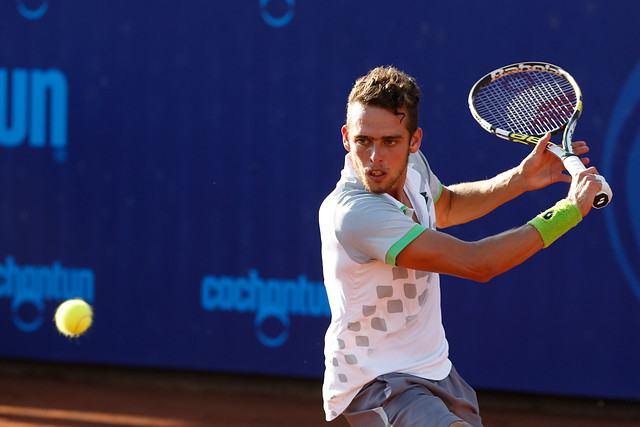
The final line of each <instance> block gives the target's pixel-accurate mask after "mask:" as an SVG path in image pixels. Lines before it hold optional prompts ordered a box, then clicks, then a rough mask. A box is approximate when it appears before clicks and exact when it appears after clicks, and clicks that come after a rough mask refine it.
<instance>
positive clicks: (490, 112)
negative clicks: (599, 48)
mask: <svg viewBox="0 0 640 427" xmlns="http://www.w3.org/2000/svg"><path fill="white" fill-rule="evenodd" d="M468 102H469V109H470V110H471V114H472V115H473V117H474V118H475V119H476V121H477V122H478V123H479V124H480V126H482V127H483V128H484V129H485V130H487V131H489V132H491V133H493V134H495V135H496V136H499V137H500V138H503V139H508V140H510V141H515V142H521V143H524V144H529V145H535V144H536V143H537V142H538V140H539V139H540V138H541V137H542V136H544V135H545V134H546V133H547V132H551V135H556V134H559V133H561V132H564V136H563V148H564V149H565V151H567V152H569V153H572V151H573V150H572V149H571V138H572V135H573V129H574V128H575V124H576V122H577V120H578V118H579V117H580V113H581V112H582V92H581V91H580V87H579V86H578V84H577V83H576V81H575V80H574V78H573V77H572V76H571V75H570V74H569V73H567V72H566V71H565V70H563V69H562V68H560V67H558V66H556V65H553V64H549V63H546V62H519V63H516V64H511V65H507V66H505V67H502V68H498V69H496V70H494V71H492V72H490V73H488V74H487V75H485V76H483V77H482V78H481V79H480V80H478V81H477V82H476V83H475V84H474V85H473V87H472V88H471V91H470V92H469V100H468Z"/></svg>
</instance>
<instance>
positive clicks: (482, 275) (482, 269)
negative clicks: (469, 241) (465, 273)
mask: <svg viewBox="0 0 640 427" xmlns="http://www.w3.org/2000/svg"><path fill="white" fill-rule="evenodd" d="M497 275H498V274H497V273H496V272H495V271H494V269H493V268H491V266H489V265H480V266H476V267H474V268H472V269H470V274H469V277H468V279H470V280H473V281H474V282H480V283H487V282H488V281H489V280H491V279H493V278H494V277H496V276H497Z"/></svg>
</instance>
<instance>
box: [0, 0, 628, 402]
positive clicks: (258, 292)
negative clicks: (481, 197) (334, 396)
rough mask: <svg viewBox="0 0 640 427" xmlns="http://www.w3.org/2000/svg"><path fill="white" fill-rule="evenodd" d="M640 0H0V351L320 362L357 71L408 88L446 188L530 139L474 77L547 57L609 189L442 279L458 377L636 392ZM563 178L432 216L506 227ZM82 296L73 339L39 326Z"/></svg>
mask: <svg viewBox="0 0 640 427" xmlns="http://www.w3.org/2000/svg"><path fill="white" fill-rule="evenodd" d="M638 18H640V3H638V2H635V1H619V2H611V1H606V0H584V1H580V0H576V1H566V2H558V1H556V0H541V1H538V2H506V1H496V2H491V3H490V4H487V3H486V2H467V1H463V0H451V1H447V2H430V1H425V2H411V1H398V2H388V1H378V0H326V1H322V2H317V1H316V2H314V1H309V0H254V1H249V2H247V1H238V2H222V3H221V2H211V1H203V0H193V1H189V2H181V1H170V0H169V1H156V2H149V1H134V2H131V1H122V0H110V1H108V2H107V1H102V0H96V1H91V2H63V1H58V0H9V1H4V2H1V3H0V46H1V49H0V192H1V196H0V229H1V236H2V238H1V239H0V337H2V339H1V340H0V358H2V359H4V360H11V361H16V360H19V361H38V362H56V363H71V364H87V365H98V366H107V367H113V366H119V367H125V368H150V369H175V370H181V371H197V372H202V371H204V372H222V373H236V374H250V375H253V374H255V375H270V376H280V377H287V378H302V379H319V378H320V377H321V375H322V372H323V354H322V351H323V336H324V331H325V329H326V327H327V325H328V322H329V309H328V303H327V301H326V294H325V292H324V287H323V283H322V272H321V259H320V239H319V231H318V226H317V211H318V208H319V206H320V203H321V202H322V199H323V198H324V197H325V195H326V194H328V193H329V192H330V191H331V190H332V189H333V187H334V185H335V182H336V181H337V179H338V178H339V172H340V169H341V168H342V164H343V156H344V148H343V147H342V145H341V140H340V133H339V130H340V127H341V126H342V124H343V122H344V116H345V105H346V99H347V95H348V92H349V90H350V88H351V86H352V84H353V82H354V81H355V79H356V78H357V77H359V76H361V75H363V74H365V73H366V72H367V71H368V70H369V69H371V68H373V67H375V66H378V65H388V64H392V65H395V66H396V67H398V68H400V69H402V70H404V71H406V72H407V73H409V74H411V75H412V76H414V77H415V78H416V79H417V81H418V83H419V84H420V86H421V89H422V94H423V102H422V107H421V111H420V120H421V127H422V128H423V130H424V135H425V136H424V140H423V144H422V151H423V152H424V153H425V155H426V156H427V158H428V159H429V162H430V164H431V166H432V168H433V169H434V171H435V173H436V174H437V175H438V177H439V178H440V180H441V181H442V182H443V183H445V184H453V183H456V182H461V181H468V180H477V179H483V178H486V177H490V176H493V175H495V174H496V173H498V172H501V171H503V170H505V169H508V168H511V167H513V166H515V165H516V164H518V163H519V161H520V160H521V159H522V158H523V157H524V156H525V155H526V154H527V153H528V150H529V149H528V148H527V147H525V146H523V145H518V144H511V143H508V142H504V141H502V140H499V139H497V138H496V137H494V136H492V135H490V134H488V133H486V132H485V131H484V130H482V129H481V128H480V127H479V126H478V125H477V124H476V123H475V121H474V120H473V118H472V117H471V115H470V113H469V111H468V107H467V95H468V91H469V89H470V88H471V86H472V85H473V84H474V83H475V81H476V80H477V79H479V78H480V77H481V76H483V75H484V74H486V73H487V72H489V71H491V70H493V69H495V68H498V67H500V66H504V65H508V64H511V63H515V62H520V61H545V62H551V63H554V64H556V65H559V66H560V67H562V68H564V69H565V70H567V71H568V72H570V73H571V74H572V75H573V76H574V77H575V79H576V80H577V82H578V84H579V85H580V86H581V88H582V90H583V95H584V112H583V115H582V118H581V120H580V122H579V123H578V126H577V129H576V133H575V139H584V140H587V141H588V142H589V145H590V147H591V152H590V153H589V157H590V159H591V162H592V164H594V165H595V166H596V167H597V168H598V170H599V171H600V172H601V173H602V174H603V175H605V176H606V177H607V180H608V182H609V183H610V184H611V187H612V189H613V191H614V199H613V203H612V204H611V205H610V206H608V207H607V208H605V209H603V210H601V211H592V213H591V214H590V215H589V216H588V217H586V218H585V219H584V220H583V221H582V223H581V224H580V225H579V226H578V227H576V228H575V229H573V230H571V231H570V232H569V233H568V234H567V235H566V236H564V237H563V238H562V239H560V240H559V241H557V242H556V243H554V245H552V246H551V247H550V248H548V249H546V250H544V251H542V252H540V253H538V254H537V255H535V256H534V257H533V258H532V259H531V260H529V261H527V262H526V263H524V264H523V265H521V266H519V267H517V268H515V269H513V270H512V271H509V272H507V273H505V274H503V275H501V276H500V277H497V278H495V279H494V280H492V281H491V282H490V283H487V284H477V283H473V282H469V281H465V280H461V279H457V278H453V277H443V278H442V293H443V312H444V314H443V315H444V324H445V328H446V331H447V337H448V339H449V341H450V344H451V355H450V356H451V359H452V360H453V362H454V363H455V365H456V366H457V368H458V370H459V371H460V372H461V374H462V375H463V376H464V377H465V378H466V379H467V380H468V382H469V383H470V384H471V385H473V386H474V387H476V388H478V389H480V390H488V391H492V390H493V391H506V392H518V393H536V394H549V395H558V396H571V397H586V398H597V399H621V400H625V401H640V365H639V364H638V353H639V352H640V340H639V337H640V256H639V254H640V252H639V250H640V246H639V245H640V226H639V225H638V224H640V221H639V220H640V217H639V214H638V212H640V206H639V205H640V201H639V200H640V197H638V196H640V194H639V190H638V183H639V182H640V173H639V172H638V170H639V168H638V166H640V160H638V159H640V126H639V123H640V120H639V119H640V51H639V50H638V47H637V46H638V42H639V41H640V26H638V25H637V21H638ZM567 188H568V187H567V185H565V184H554V185H553V186H551V187H550V188H547V189H544V190H541V191H537V192H535V193H531V194H526V195H524V196H522V197H521V198H519V199H518V201H516V202H512V203H510V204H508V205H506V206H503V207H501V208H499V209H498V210H497V211H495V212H494V213H492V214H491V215H489V216H487V217H486V218H483V219H481V220H478V221H475V222H473V223H470V224H467V225H463V226H457V227H454V228H451V229H448V230H447V232H449V233H451V234H453V235H455V236H456V237H459V238H462V239H466V240H476V239H480V238H483V237H486V236H488V235H491V234H496V233H498V232H501V231H504V230H506V229H508V228H511V227H515V226H519V225H521V224H523V223H524V222H526V221H527V220H529V219H530V218H532V217H533V216H535V215H536V214H537V213H538V212H540V211H542V210H544V209H546V208H547V207H549V206H551V205H552V204H553V203H555V201H556V200H558V199H559V198H561V197H563V195H564V194H566V191H567ZM75 297H80V298H84V299H85V300H87V301H88V302H90V303H91V304H92V305H93V307H94V311H95V318H94V325H93V326H92V328H91V329H90V330H89V331H88V332H87V333H86V334H85V335H83V336H82V337H80V338H77V339H72V340H70V339H67V338H65V337H63V336H61V335H60V334H59V333H58V332H57V330H56V328H55V326H54V324H53V320H52V319H53V315H54V312H55V309H56V307H57V306H58V305H59V304H60V303H61V302H62V301H64V300H66V299H68V298H75Z"/></svg>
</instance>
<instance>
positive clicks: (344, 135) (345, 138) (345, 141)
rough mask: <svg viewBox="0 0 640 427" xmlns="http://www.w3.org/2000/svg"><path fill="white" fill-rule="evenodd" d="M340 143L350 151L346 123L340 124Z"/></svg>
mask: <svg viewBox="0 0 640 427" xmlns="http://www.w3.org/2000/svg"><path fill="white" fill-rule="evenodd" d="M341 132H342V145H344V149H345V150H347V151H351V146H350V145H349V129H347V125H344V126H342V129H341Z"/></svg>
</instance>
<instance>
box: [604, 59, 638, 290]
mask: <svg viewBox="0 0 640 427" xmlns="http://www.w3.org/2000/svg"><path fill="white" fill-rule="evenodd" d="M604 148H605V157H604V169H603V170H602V173H603V174H604V176H605V177H606V179H607V181H608V182H609V183H610V184H611V188H612V190H613V191H614V193H615V198H614V200H613V201H612V203H611V204H610V205H609V206H607V207H606V208H604V211H605V212H604V213H605V220H606V224H607V230H608V232H609V237H610V239H611V243H612V245H613V250H614V253H615V255H616V260H617V261H618V264H619V265H620V268H621V269H622V272H623V273H624V276H625V277H626V279H627V282H628V283H629V284H630V285H631V287H632V288H633V291H634V293H635V294H636V296H637V297H638V299H639V300H640V186H639V185H638V184H640V62H638V63H637V64H636V66H635V68H634V69H633V71H632V72H631V75H630V76H629V77H628V79H627V81H626V83H625V84H624V86H623V88H622V91H621V92H620V96H619V97H618V101H617V102H616V105H615V107H614V109H613V113H612V114H611V121H610V123H609V128H608V130H607V134H606V137H605V146H604Z"/></svg>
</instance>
